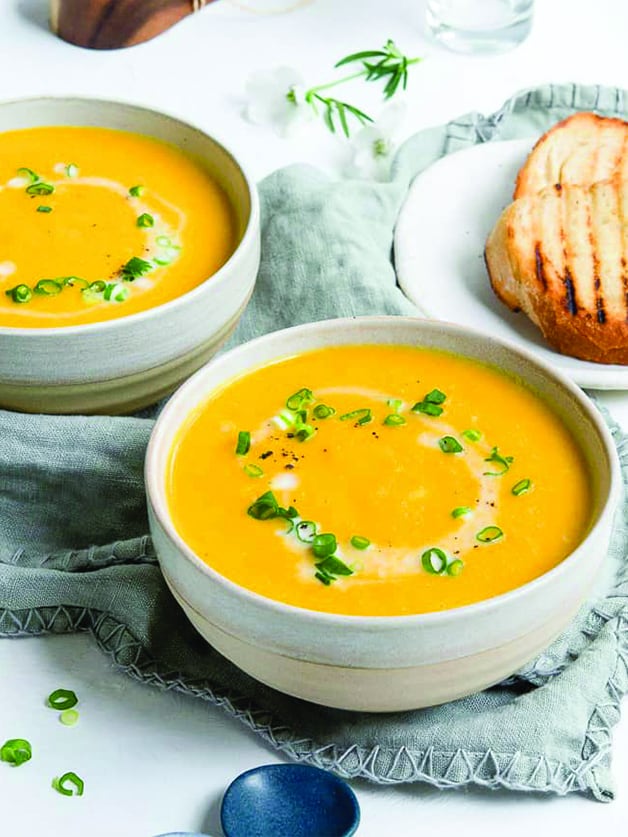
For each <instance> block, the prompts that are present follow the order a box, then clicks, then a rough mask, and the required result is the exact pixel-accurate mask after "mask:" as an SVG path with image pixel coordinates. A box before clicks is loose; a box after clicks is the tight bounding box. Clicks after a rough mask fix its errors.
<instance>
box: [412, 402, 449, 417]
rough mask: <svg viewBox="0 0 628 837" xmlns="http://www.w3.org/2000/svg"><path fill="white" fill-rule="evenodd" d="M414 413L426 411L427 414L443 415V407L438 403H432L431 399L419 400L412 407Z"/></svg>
mask: <svg viewBox="0 0 628 837" xmlns="http://www.w3.org/2000/svg"><path fill="white" fill-rule="evenodd" d="M412 412H413V413H424V414H425V415H426V416H440V415H442V412H443V408H442V407H439V406H438V404H432V403H431V402H430V401H417V403H416V404H415V405H414V407H412Z"/></svg>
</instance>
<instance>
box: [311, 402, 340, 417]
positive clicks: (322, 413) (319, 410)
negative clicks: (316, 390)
mask: <svg viewBox="0 0 628 837" xmlns="http://www.w3.org/2000/svg"><path fill="white" fill-rule="evenodd" d="M335 412H336V411H335V410H334V408H333V407H328V406H327V404H317V405H316V407H314V409H313V410H312V413H313V414H314V418H317V419H326V418H329V417H330V416H333V415H334V413H335Z"/></svg>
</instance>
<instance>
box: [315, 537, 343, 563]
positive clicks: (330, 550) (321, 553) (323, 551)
mask: <svg viewBox="0 0 628 837" xmlns="http://www.w3.org/2000/svg"><path fill="white" fill-rule="evenodd" d="M337 547H338V542H337V541H336V536H335V535H332V533H331V532H323V533H322V534H321V535H314V538H313V540H312V552H313V553H314V555H316V557H317V558H327V556H328V555H333V554H334V552H335V551H336V549H337Z"/></svg>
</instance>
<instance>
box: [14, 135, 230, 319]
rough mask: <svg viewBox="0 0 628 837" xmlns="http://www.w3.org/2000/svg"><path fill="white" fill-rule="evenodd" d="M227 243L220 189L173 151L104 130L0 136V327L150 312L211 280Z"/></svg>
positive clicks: (153, 141) (142, 138) (227, 218)
mask: <svg viewBox="0 0 628 837" xmlns="http://www.w3.org/2000/svg"><path fill="white" fill-rule="evenodd" d="M235 237H236V232H235V219H234V217H233V213H232V210H231V207H230V205H229V202H228V200H227V197H226V195H225V194H224V193H223V191H222V189H221V188H220V187H219V185H218V184H217V183H216V182H215V181H214V180H213V179H212V178H211V177H210V175H209V174H208V173H207V172H206V171H205V170H204V169H203V168H202V167H201V166H200V165H198V164H197V163H196V162H195V161H194V160H192V159H191V158H188V157H187V156H186V155H185V154H184V153H183V152H181V151H180V150H178V149H177V148H175V147H174V146H171V145H168V144H166V143H164V142H161V141H159V140H156V139H151V138H150V137H146V136H141V135H139V134H133V133H129V132H126V131H115V130H110V129H107V128H78V127H47V128H28V129H24V130H18V131H8V132H6V133H0V326H11V327H20V328H46V327H59V326H69V325H80V324H84V323H93V322H96V321H99V320H110V319H113V318H117V317H123V316H126V315H128V314H134V313H137V312H138V311H143V310H145V309H147V308H152V307H154V306H156V305H161V304H162V303H164V302H168V301H169V300H172V299H174V298H176V297H178V296H180V295H181V294H184V293H185V292H186V291H189V290H191V289H192V288H194V287H196V286H197V285H199V284H200V283H201V282H203V281H204V280H205V279H207V278H208V277H209V276H211V275H212V274H213V273H215V272H216V271H217V270H218V269H219V268H220V267H221V266H222V265H223V264H224V263H225V262H226V261H227V259H228V258H229V256H230V255H231V253H232V252H233V250H234V249H235V245H236V241H235Z"/></svg>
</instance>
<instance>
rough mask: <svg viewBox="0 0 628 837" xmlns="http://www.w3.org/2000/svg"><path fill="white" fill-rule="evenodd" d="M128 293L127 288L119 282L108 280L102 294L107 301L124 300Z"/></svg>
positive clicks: (129, 293)
mask: <svg viewBox="0 0 628 837" xmlns="http://www.w3.org/2000/svg"><path fill="white" fill-rule="evenodd" d="M130 295H131V292H130V291H129V289H128V288H126V287H125V286H124V285H122V284H121V283H120V282H109V283H108V284H107V286H106V288H105V293H104V295H103V296H104V298H105V299H106V301H107V302H124V301H125V300H127V299H128V298H129V296H130Z"/></svg>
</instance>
